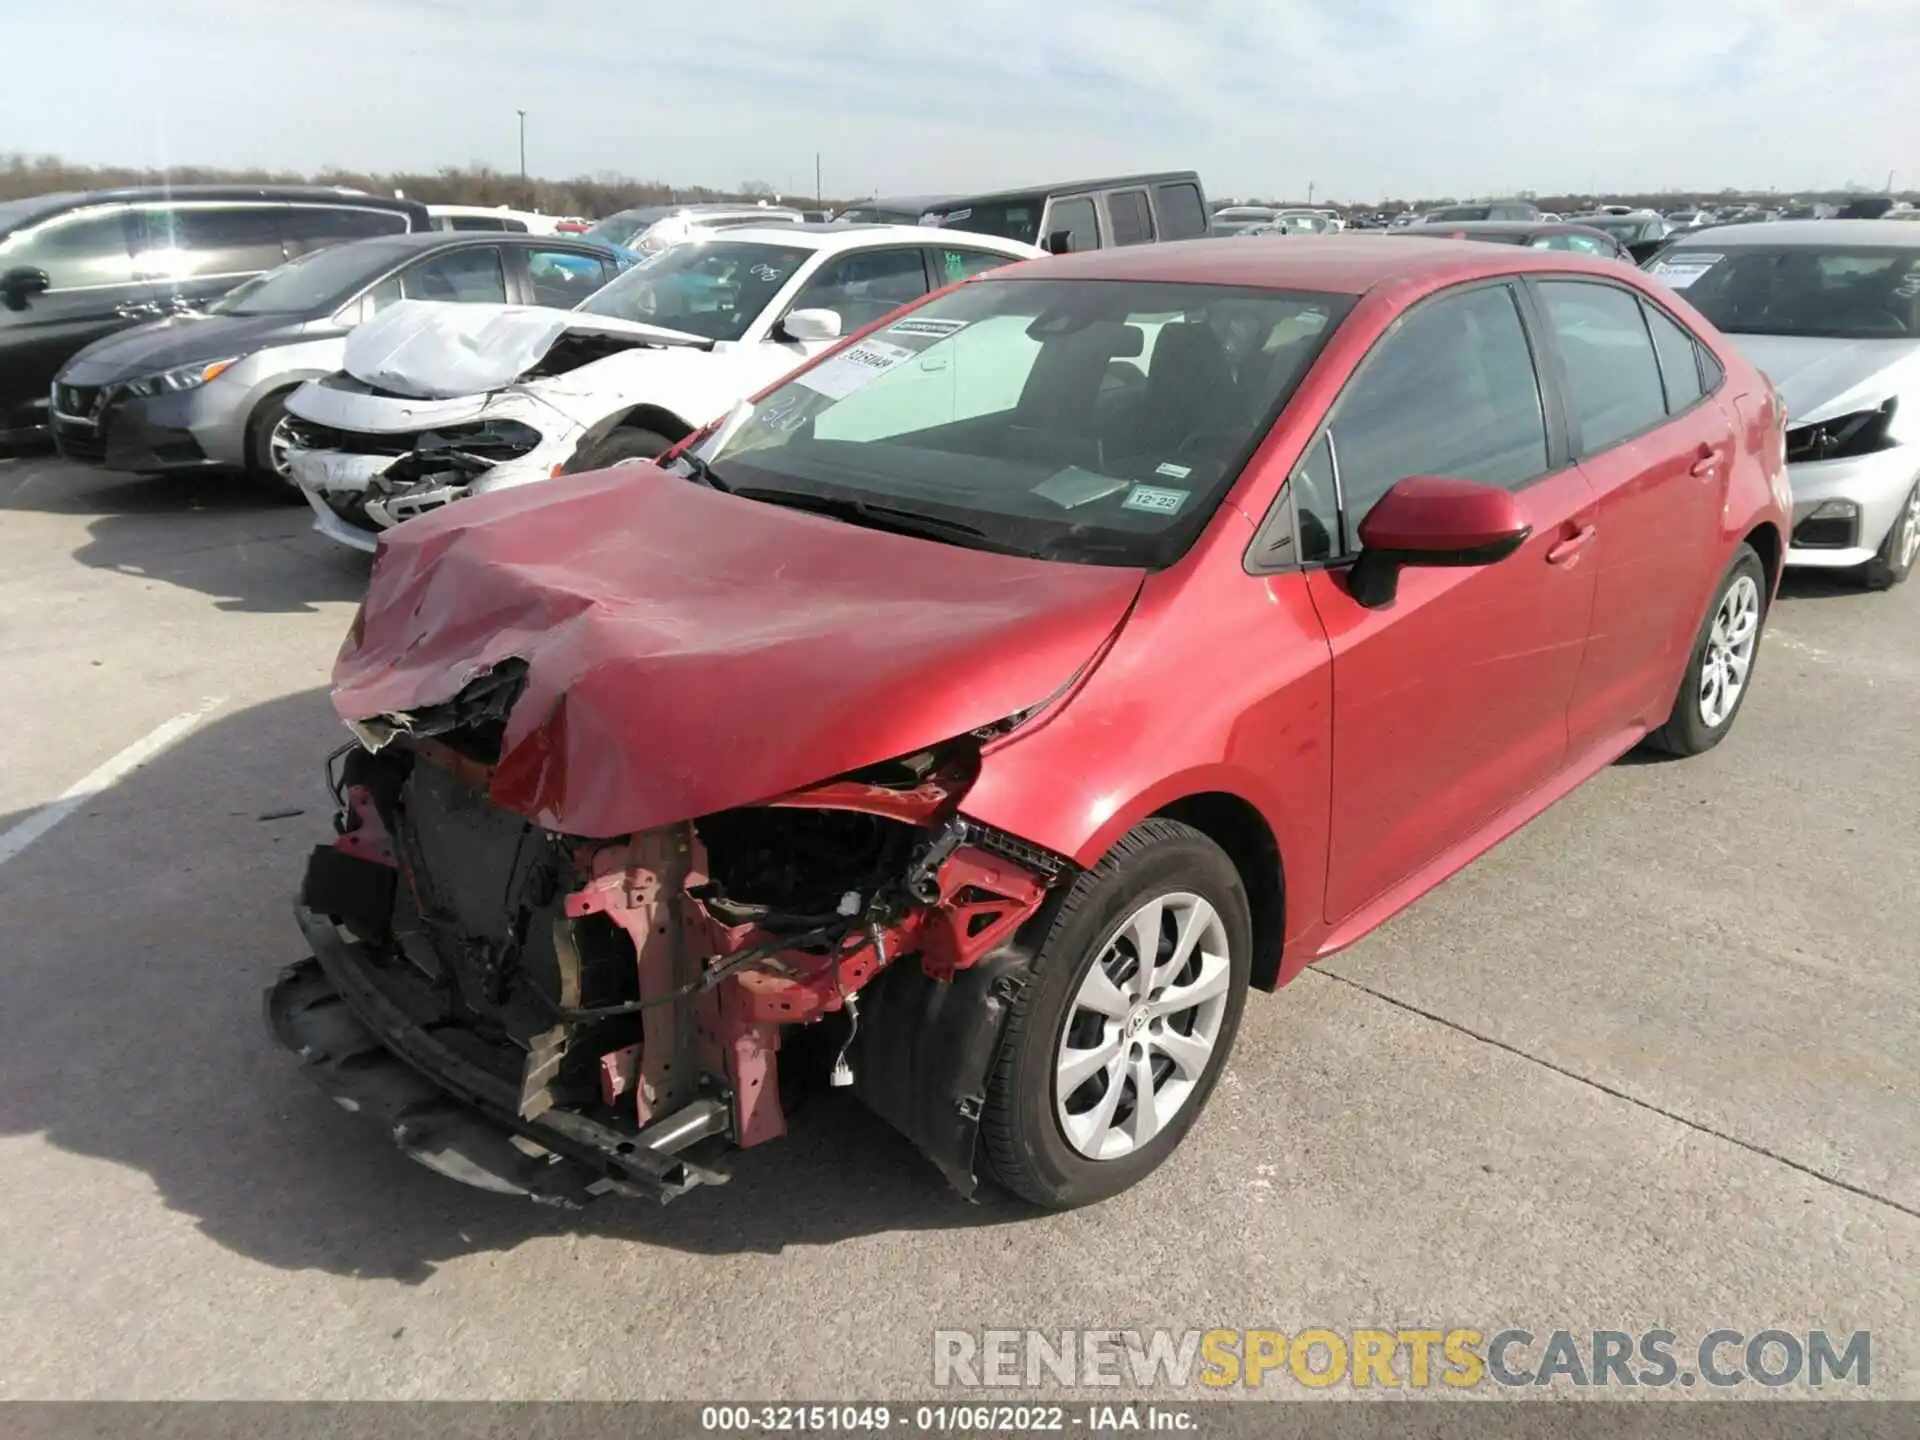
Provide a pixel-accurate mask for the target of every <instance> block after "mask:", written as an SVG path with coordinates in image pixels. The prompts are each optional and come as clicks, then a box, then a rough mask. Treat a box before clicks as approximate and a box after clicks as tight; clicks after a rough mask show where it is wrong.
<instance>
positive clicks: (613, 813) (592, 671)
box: [333, 467, 1142, 838]
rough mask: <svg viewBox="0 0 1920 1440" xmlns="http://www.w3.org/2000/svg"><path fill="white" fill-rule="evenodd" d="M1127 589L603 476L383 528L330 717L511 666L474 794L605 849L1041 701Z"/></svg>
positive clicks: (653, 480) (659, 482)
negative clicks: (500, 742)
mask: <svg viewBox="0 0 1920 1440" xmlns="http://www.w3.org/2000/svg"><path fill="white" fill-rule="evenodd" d="M1141 579H1142V572H1140V571H1138V570H1129V569H1120V568H1113V567H1104V566H1092V565H1071V564H1065V563H1058V562H1050V561H1043V560H1028V559H1022V558H1020V557H1016V556H1006V555H996V554H990V553H987V552H984V551H978V550H966V549H962V548H960V547H958V546H953V545H946V544H941V543H939V542H937V541H931V540H921V539H917V538H915V537H912V536H906V535H893V534H887V533H884V532H881V531H876V530H867V529H862V528H860V527H858V526H854V525H848V524H843V523H841V522H840V521H837V520H832V519H828V518H826V517H823V516H818V515H810V514H807V513H805V512H802V511H797V510H789V509H782V508H779V507H777V506H773V505H767V504H763V503H760V502H757V501H752V500H742V499H739V498H737V497H735V496H731V495H724V494H721V493H719V492H718V491H714V490H710V489H707V488H705V487H703V486H700V485H696V484H694V483H692V482H691V481H687V480H682V479H677V478H675V477H673V476H669V475H666V474H664V473H662V472H661V471H658V470H655V469H653V468H651V467H624V468H622V469H619V470H610V471H605V472H602V473H600V474H597V475H589V476H581V477H570V478H567V479H563V480H560V481H557V482H554V483H552V484H546V485H532V486H523V487H519V488H515V489H510V490H503V491H499V492H496V493H495V494H492V495H487V496H482V497H477V498H475V499H471V500H463V501H460V502H459V503H457V504H454V505H450V506H448V507H446V508H445V509H443V510H440V511H438V512H435V513H433V514H430V515H426V516H423V517H421V518H419V519H415V520H411V521H408V522H407V523H406V524H405V525H403V526H400V527H398V528H397V529H395V530H393V531H390V532H388V534H387V536H386V537H385V539H384V541H383V543H382V548H381V553H380V557H379V559H378V561H377V562H376V564H375V566H374V572H373V579H372V583H371V585H370V586H369V588H368V591H367V598H366V601H365V604H364V606H363V608H362V612H361V617H360V619H359V620H358V621H357V622H356V624H355V626H354V630H353V633H352V634H351V635H349V637H348V640H347V644H346V646H345V647H344V648H343V649H342V650H341V652H340V658H339V660H338V662H337V663H336V665H335V667H334V676H333V680H334V687H333V703H334V708H335V709H336V710H337V711H339V713H340V715H341V717H342V718H343V719H348V720H368V719H371V718H373V717H376V716H382V715H391V714H395V713H398V712H406V711H413V710H418V709H420V708H422V707H426V706H433V705H437V704H441V703H443V702H445V701H448V700H451V699H452V698H453V697H454V696H455V695H456V694H458V693H459V692H460V691H461V690H462V689H463V688H464V687H465V686H466V685H467V684H468V683H469V682H471V681H472V680H474V679H475V678H477V677H479V676H481V675H483V674H485V673H487V672H488V671H489V670H491V669H492V668H493V667H494V666H496V665H498V664H499V663H500V662H502V661H504V660H508V659H511V658H515V657H518V658H520V659H522V660H524V661H526V662H527V666H528V670H527V680H526V688H525V690H524V692H523V693H522V695H521V697H520V698H519V700H518V701H517V703H516V704H515V705H514V708H513V711H512V713H511V715H510V716H509V717H508V723H507V733H506V738H505V743H504V748H503V750H502V753H501V759H500V764H499V766H498V767H497V769H496V772H495V775H494V780H493V798H494V799H495V800H496V801H497V802H498V803H499V804H501V805H504V806H506V807H508V808H509V809H512V810H515V811H517V812H518V813H520V814H523V815H526V816H529V817H530V818H532V819H533V820H535V821H536V822H537V823H539V824H540V825H543V826H545V827H546V828H548V829H551V830H557V831H562V832H565V833H567V834H572V835H581V836H587V837H592V838H604V837H609V836H615V835H624V834H627V833H629V832H631V831H635V830H644V829H648V828H650V827H652V826H656V825H662V824H670V823H673V822H675V821H680V820H688V819H693V818H695V817H698V816H700V815H706V814H711V813H713V812H714V811H717V810H725V809H729V808H731V807H733V806H736V805H742V804H748V803H751V802H754V801H758V800H765V799H770V798H772V797H773V796H775V795H779V794H783V793H785V792H787V791H789V790H793V789H797V788H799V787H801V786H805V785H810V784H813V783H815V782H817V781H821V780H825V779H827V778H829V777H831V776H834V775H837V774H840V773H841V772H843V771H846V770H852V769H856V768H858V767H860V766H863V765H870V764H874V763H877V762H879V761H882V760H888V759H892V758H894V757H895V756H899V755H906V754H911V753H912V752H914V751H915V750H918V749H921V748H924V747H925V746H928V745H932V744H936V743H938V742H939V741H942V740H946V739H949V738H951V737H953V736H955V735H959V734H962V733H964V732H966V731H968V730H972V729H976V728H978V727H979V726H982V725H989V724H992V723H993V722H994V721H996V720H999V719H1001V718H1003V717H1005V716H1007V715H1010V714H1012V713H1014V712H1016V711H1018V710H1022V709H1025V708H1026V707H1028V706H1030V705H1033V704H1035V703H1036V702H1038V701H1040V700H1043V699H1046V698H1047V697H1048V696H1049V695H1051V694H1053V693H1054V692H1055V691H1056V690H1058V689H1059V688H1060V687H1061V686H1063V685H1064V684H1066V682H1067V681H1068V680H1070V679H1071V678H1072V677H1073V675H1074V673H1075V672H1076V671H1077V670H1078V669H1079V668H1080V667H1081V666H1082V665H1084V664H1085V663H1086V661H1087V660H1088V659H1089V658H1090V657H1091V656H1092V655H1093V654H1094V653H1095V651H1096V650H1098V648H1099V646H1100V644H1101V642H1102V641H1104V640H1105V639H1106V638H1107V637H1108V636H1109V635H1110V634H1112V632H1113V630H1114V628H1115V627H1116V626H1117V625H1118V624H1119V623H1120V621H1121V620H1122V618H1123V617H1124V616H1125V614H1126V612H1127V609H1128V607H1129V605H1130V604H1131V603H1132V601H1133V598H1134V596H1135V595H1136V594H1137V593H1138V590H1139V586H1140V582H1141Z"/></svg>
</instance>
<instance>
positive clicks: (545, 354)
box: [287, 225, 1043, 550]
mask: <svg viewBox="0 0 1920 1440" xmlns="http://www.w3.org/2000/svg"><path fill="white" fill-rule="evenodd" d="M1042 253H1043V252H1042V251H1040V250H1038V249H1036V248H1035V247H1034V246H1031V245H1024V244H1021V243H1020V242H1019V241H1016V240H1003V239H1001V238H999V237H997V236H993V235H975V234H971V233H961V232H957V231H947V230H939V231H929V230H927V229H923V228H920V227H917V226H904V225H872V226H860V225H835V226H818V227H813V226H801V225H780V226H777V227H773V226H768V227H755V228H751V229H748V228H742V229H736V230H729V231H727V232H726V233H725V234H724V236H716V237H714V238H711V239H701V240H696V241H691V242H688V243H686V244H682V245H675V246H672V247H671V248H669V249H667V250H664V251H662V252H660V253H659V254H657V255H655V256H653V257H652V258H651V259H649V260H647V261H645V262H644V263H642V264H640V265H638V266H635V267H634V268H633V269H632V270H630V271H628V272H627V273H626V274H625V275H623V276H621V277H620V278H619V279H617V280H615V281H614V282H613V283H611V284H609V285H608V286H606V287H605V288H604V289H602V290H600V291H599V292H598V293H596V294H595V295H593V296H592V297H591V298H589V299H588V300H586V301H584V302H583V303H582V304H581V305H580V306H579V307H578V308H577V309H575V310H570V311H560V312H554V311H551V310H544V311H543V310H536V309H533V308H531V307H526V306H510V305H444V304H437V303H430V302H412V301H409V302H403V303H401V304H398V305H395V306H393V307H391V308H390V309H388V310H386V311H384V312H383V313H381V314H380V315H378V316H376V317H375V318H374V319H373V320H370V321H369V322H368V323H366V324H365V325H362V326H361V327H360V328H359V329H358V330H356V331H355V332H354V333H353V335H352V336H351V337H350V338H349V340H348V342H347V348H346V356H345V362H344V363H345V367H346V368H345V369H344V370H341V371H340V372H338V373H336V374H333V375H329V376H327V377H325V378H324V379H321V380H315V381H310V382H308V383H307V384H306V385H304V386H302V387H301V388H300V389H299V390H297V391H295V392H294V393H293V395H292V397H291V398H290V399H289V401H288V403H287V412H288V414H289V416H290V417H292V423H291V425H290V426H289V432H288V439H289V442H290V447H291V448H290V452H289V464H290V468H291V471H292V474H293V478H294V480H295V481H296V482H297V483H298V484H299V486H300V488H301V491H302V493H303V494H304V495H305V496H306V498H307V502H308V504H309V505H311V506H312V508H313V512H314V517H315V520H314V528H315V529H317V530H319V531H320V532H321V533H322V534H324V535H327V536H329V537H331V538H332V539H334V540H336V541H338V542H340V543H341V544H343V545H350V546H352V547H354V548H355V549H359V550H372V549H373V548H374V544H375V541H376V540H377V538H378V536H379V534H380V532H381V531H382V530H385V529H387V528H388V527H390V526H392V525H396V524H399V523H400V522H401V521H403V520H405V519H407V518H408V517H410V516H412V515H416V514H419V513H421V512H423V511H426V510H432V509H436V508H438V507H439V506H441V505H445V504H447V503H448V502H449V501H453V500H458V499H461V498H463V497H465V496H467V495H472V494H478V493H482V492H485V491H488V490H497V489H501V488H504V487H506V486H510V485H525V484H529V483H532V482H535V481H541V480H549V479H552V478H554V477H556V476H560V475H567V474H575V473H578V472H581V471H585V470H601V469H605V468H606V467H608V466H610V465H615V464H618V463H620V462H622V461H625V460H633V459H642V458H647V457H650V456H654V455H658V454H659V453H660V452H661V451H663V450H665V449H667V448H668V447H669V446H671V445H673V444H674V443H675V442H677V441H679V440H681V439H683V438H684V437H685V436H687V435H689V434H691V433H692V432H693V431H695V430H698V429H700V428H701V427H702V426H704V425H706V424H707V423H708V422H710V421H712V420H714V419H716V418H718V417H719V416H721V415H724V414H725V413H726V412H727V411H728V410H729V409H731V408H732V407H733V406H734V405H736V404H737V403H738V402H740V401H741V400H744V399H746V398H747V397H749V396H751V395H753V394H755V393H757V392H759V391H760V390H763V389H765V388H766V387H767V386H768V385H770V384H772V383H773V382H774V381H775V380H777V379H779V378H780V377H781V376H782V375H784V374H786V372H787V371H789V370H791V369H793V368H794V367H795V366H797V365H799V364H801V363H802V362H803V361H806V360H808V359H811V358H812V357H813V356H815V355H817V354H819V353H820V352H821V351H822V350H824V349H825V348H826V347H828V346H829V345H832V344H833V343H835V342H836V341H837V340H838V339H839V338H840V337H841V336H842V335H845V334H849V333H851V332H853V331H855V330H859V329H862V328H864V327H865V326H867V325H870V324H872V323H873V322H874V321H876V320H879V319H881V318H883V317H884V316H886V315H888V314H890V313H891V312H892V311H894V310H896V309H898V308H899V307H900V306H901V305H904V304H906V303H907V302H908V301H910V300H913V299H917V298H918V297H919V296H921V295H924V294H926V293H927V291H928V290H929V289H934V288H937V287H939V286H942V285H946V284H949V283H951V282H953V281H956V280H963V279H966V278H967V277H968V276H970V275H976V274H979V273H981V272H982V271H985V270H990V269H994V268H997V267H998V266H1001V265H1006V264H1008V263H1010V262H1012V261H1015V260H1024V259H1033V258H1038V257H1039V256H1040V255H1041V254H1042Z"/></svg>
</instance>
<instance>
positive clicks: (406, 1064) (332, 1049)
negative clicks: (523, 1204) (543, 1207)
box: [266, 908, 729, 1208]
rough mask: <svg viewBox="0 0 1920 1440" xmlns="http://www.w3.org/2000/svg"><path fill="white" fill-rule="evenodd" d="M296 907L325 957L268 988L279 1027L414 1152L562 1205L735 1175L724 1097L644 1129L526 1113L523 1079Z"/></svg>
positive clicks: (276, 1030) (315, 1073) (698, 1102)
mask: <svg viewBox="0 0 1920 1440" xmlns="http://www.w3.org/2000/svg"><path fill="white" fill-rule="evenodd" d="M296 914H297V916H298V919H299V922H300V928H301V930H302V931H303V932H304V933H305V935H306V938H307V942H308V944H309V945H311V946H312V948H313V956H314V958H313V959H311V960H306V961H302V962H301V963H299V964H297V965H293V966H290V967H288V969H286V970H285V971H283V972H282V973H281V975H280V978H279V979H278V980H277V981H276V982H275V983H274V984H273V985H272V986H270V987H269V988H268V990H267V993H266V1019H267V1028H268V1029H269V1030H270V1031H271V1032H272V1033H273V1036H274V1038H275V1039H276V1040H278V1041H279V1042H280V1044H281V1045H283V1046H285V1047H286V1048H287V1049H288V1050H291V1051H293V1052H294V1053H295V1054H296V1055H298V1056H299V1057H300V1059H301V1061H302V1063H303V1065H304V1067H305V1069H306V1071H307V1074H308V1075H309V1076H310V1077H311V1078H312V1079H313V1080H314V1082H315V1083H316V1084H318V1085H319V1086H320V1088H321V1089H322V1090H324V1091H325V1092H326V1093H327V1094H328V1095H329V1096H331V1097H332V1098H333V1099H334V1101H335V1102H336V1103H337V1104H339V1105H340V1106H341V1107H342V1108H343V1109H346V1110H349V1111H352V1112H354V1113H356V1114H360V1115H364V1116H366V1117H367V1118H368V1119H370V1120H373V1121H375V1122H376V1123H378V1124H380V1125H381V1126H382V1127H383V1128H384V1129H386V1131H387V1132H388V1134H389V1136H390V1137H391V1138H392V1139H393V1141H394V1142H395V1143H396V1144H397V1145H399V1146H400V1148H401V1149H402V1150H403V1151H405V1152H406V1154H407V1155H408V1156H410V1157H411V1158H412V1159H414V1160H417V1161H419V1162H420V1163H421V1164H423V1165H425V1166H426V1167H427V1168H428V1169H431V1170H434V1171H436V1172H438V1173H439V1174H442V1175H445V1176H447V1177H448V1178H449V1179H454V1180H459V1181H462V1182H463V1183H465V1184H469V1185H475V1186H478V1187H479V1188H481V1189H483V1190H491V1191H494V1192H496V1193H500V1194H508V1195H524V1196H526V1197H527V1198H529V1199H532V1200H535V1201H538V1202H540V1203H543V1204H548V1205H557V1206H561V1207H563V1208H577V1207H578V1206H581V1205H583V1204H585V1203H586V1201H587V1200H589V1199H591V1198H593V1197H594V1196H596V1195H603V1194H618V1195H626V1196H632V1197H639V1198H651V1199H656V1200H660V1201H662V1202H664V1201H667V1200H671V1199H673V1198H675V1197H676V1196H679V1195H682V1194H685V1193H686V1192H687V1191H688V1190H691V1189H693V1188H694V1187H695V1186H697V1185H717V1184H723V1183H725V1181H726V1179H727V1176H726V1173H725V1171H724V1170H721V1169H718V1168H716V1167H715V1164H714V1157H713V1156H712V1155H711V1154H709V1153H708V1152H709V1151H710V1150H712V1149H714V1148H716V1147H719V1146H721V1145H722V1142H724V1140H725V1137H726V1136H727V1133H728V1128H729V1120H728V1116H729V1107H728V1105H727V1104H726V1102H725V1100H724V1098H723V1097H719V1096H701V1097H699V1098H697V1099H695V1100H693V1101H692V1102H691V1103H689V1104H687V1105H686V1106H683V1107H682V1108H681V1109H679V1110H677V1111H675V1112H673V1113H672V1114H669V1115H667V1116H665V1117H663V1118H662V1119H660V1120H658V1121H655V1122H654V1123H653V1124H650V1125H648V1126H647V1127H646V1128H645V1129H642V1130H636V1131H634V1132H632V1133H624V1132H622V1131H620V1130H616V1129H614V1128H612V1127H611V1126H607V1125H602V1124H600V1123H599V1122H597V1121H594V1120H590V1119H587V1118H586V1117H584V1116H580V1115H575V1114H571V1113H569V1112H566V1111H562V1110H558V1109H555V1110H549V1111H547V1112H546V1113H545V1114H544V1115H542V1116H540V1117H539V1118H538V1119H535V1120H524V1119H522V1118H520V1116H519V1114H518V1108H519V1100H520V1097H519V1095H518V1093H517V1092H516V1091H514V1090H513V1088H512V1087H511V1086H509V1085H507V1084H505V1083H503V1082H502V1081H501V1080H499V1079H498V1078H497V1077H495V1076H493V1075H491V1074H489V1073H487V1072H486V1071H484V1070H482V1069H481V1068H479V1067H478V1066H476V1065H474V1064H472V1063H470V1062H469V1061H467V1060H465V1059H463V1058H462V1057H461V1056H460V1055H458V1054H456V1053H455V1052H454V1051H453V1050H451V1049H449V1048H448V1047H447V1046H445V1045H443V1044H441V1043H440V1042H439V1041H438V1040H436V1039H435V1038H434V1037H433V1036H432V1034H430V1033H429V1032H428V1031H426V1030H424V1029H422V1028H421V1027H420V1026H418V1025H416V1024H415V1023H414V1022H413V1021H412V1020H411V1019H410V1018H409V1017H408V1016H407V1014H406V1013H405V1011H404V1010H402V1009H401V1007H400V1006H398V1005H396V1004H395V1003H393V1001H391V1000H390V999H388V997H387V996H386V995H384V994H383V993H382V992H381V990H380V989H379V987H378V985H377V984H376V983H375V982H374V980H373V979H372V978H371V977H370V976H369V975H368V973H367V969H366V966H365V965H364V964H363V963H362V960H361V957H360V955H359V954H358V951H359V948H360V947H359V946H358V945H357V944H355V943H354V942H352V941H350V940H348V939H346V938H345V937H344V936H343V935H342V934H341V932H340V931H339V929H338V928H337V927H336V926H334V925H333V924H332V923H331V922H330V921H328V920H327V919H325V918H324V917H322V916H318V915H315V914H314V913H313V912H312V911H310V910H307V909H305V908H300V909H298V910H297V911H296ZM706 1142H713V1144H711V1145H709V1144H707V1143H706ZM696 1156H697V1158H696Z"/></svg>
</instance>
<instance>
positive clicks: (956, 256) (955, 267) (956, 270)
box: [927, 245, 1013, 285]
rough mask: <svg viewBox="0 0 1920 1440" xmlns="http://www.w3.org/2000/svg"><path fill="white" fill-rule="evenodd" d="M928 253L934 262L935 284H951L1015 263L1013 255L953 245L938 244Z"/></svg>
mask: <svg viewBox="0 0 1920 1440" xmlns="http://www.w3.org/2000/svg"><path fill="white" fill-rule="evenodd" d="M927 254H928V257H929V258H930V259H931V261H932V262H933V283H934V284H935V285H951V284H953V282H954V281H956V280H965V279H968V278H969V277H971V276H974V275H983V274H985V273H986V272H987V271H989V270H998V269H999V268H1000V267H1001V266H1002V265H1011V264H1012V263H1013V256H1011V255H1000V254H996V253H995V252H994V251H992V250H963V249H960V248H958V247H956V246H952V245H940V246H936V247H935V248H934V249H932V250H930V251H928V252H927Z"/></svg>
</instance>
